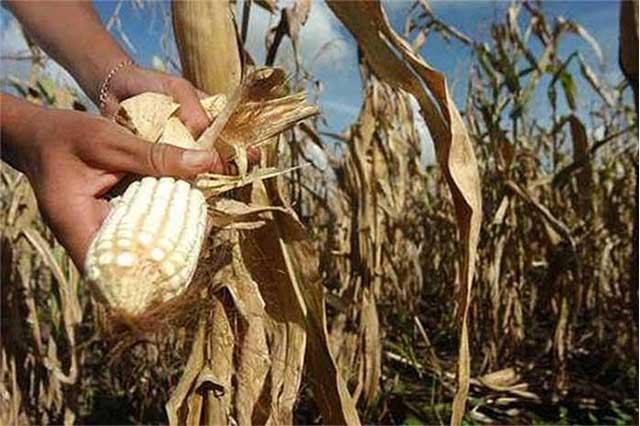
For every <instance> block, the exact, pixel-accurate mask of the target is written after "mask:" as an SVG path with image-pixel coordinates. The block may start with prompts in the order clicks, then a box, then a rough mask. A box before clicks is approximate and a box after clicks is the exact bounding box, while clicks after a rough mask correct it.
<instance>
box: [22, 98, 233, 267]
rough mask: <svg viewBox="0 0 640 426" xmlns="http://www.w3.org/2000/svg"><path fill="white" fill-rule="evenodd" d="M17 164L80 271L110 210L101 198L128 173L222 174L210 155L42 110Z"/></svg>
mask: <svg viewBox="0 0 640 426" xmlns="http://www.w3.org/2000/svg"><path fill="white" fill-rule="evenodd" d="M29 121H30V122H32V123H38V126H37V127H34V129H33V131H32V134H30V135H28V137H27V138H25V139H28V140H29V141H30V142H29V145H28V146H24V147H22V148H21V152H20V156H21V158H20V159H19V160H20V161H19V163H20V164H21V165H22V167H21V169H22V171H23V172H24V173H25V174H26V175H27V176H28V178H29V180H30V182H31V185H32V186H33V188H34V191H35V195H36V198H37V200H38V206H39V208H40V211H41V213H42V215H43V217H44V219H45V221H46V222H47V223H48V224H49V226H50V227H51V229H52V231H53V232H54V234H55V235H56V237H57V238H58V240H59V242H60V243H61V244H62V245H63V246H64V247H65V248H66V250H67V252H68V253H69V255H70V256H71V258H72V259H73V261H74V262H75V264H76V266H78V268H80V269H82V267H83V262H84V257H85V255H86V252H87V250H88V247H89V244H90V243H91V240H92V238H93V236H94V234H95V232H96V231H97V230H98V229H99V228H100V226H101V224H102V222H103V221H104V219H105V218H106V216H107V215H108V213H109V211H110V204H109V202H108V201H106V200H105V199H104V198H102V197H103V196H104V195H105V194H106V193H107V192H108V191H109V190H110V189H111V188H112V187H113V186H114V185H115V184H116V183H117V182H119V181H120V180H121V179H122V177H123V176H124V175H125V174H126V173H127V172H131V173H137V174H141V175H149V176H174V177H179V178H183V179H190V178H193V177H195V176H196V175H197V174H198V173H203V172H213V173H224V172H225V170H224V167H223V164H222V162H221V160H220V158H219V157H218V155H217V154H216V153H215V152H211V151H193V150H184V149H181V148H178V147H175V146H172V145H166V144H152V143H149V142H145V141H143V140H141V139H139V138H137V137H136V136H134V135H132V134H131V133H129V132H127V131H126V130H124V129H123V128H121V127H119V126H117V125H115V124H113V123H112V122H110V121H108V120H106V119H104V118H101V117H96V116H93V115H90V114H88V113H82V112H77V111H63V110H55V109H44V108H41V109H39V110H38V112H36V113H35V114H34V115H33V116H32V117H31V118H30V120H29Z"/></svg>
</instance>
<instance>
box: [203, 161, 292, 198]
mask: <svg viewBox="0 0 640 426" xmlns="http://www.w3.org/2000/svg"><path fill="white" fill-rule="evenodd" d="M300 167H304V166H296V167H290V168H288V169H283V170H279V169H276V168H275V167H265V168H257V169H254V170H253V171H251V172H250V173H249V174H247V175H245V176H231V175H218V174H215V173H202V174H200V175H198V177H197V178H196V186H197V187H198V188H200V189H202V190H203V191H204V193H205V195H206V197H207V198H209V197H213V196H216V195H220V194H223V193H225V192H228V191H230V190H232V189H235V188H241V187H243V186H246V185H249V184H251V183H256V182H259V181H261V180H265V179H269V178H273V177H276V176H280V175H283V174H285V173H289V172H291V171H293V170H296V169H299V168H300Z"/></svg>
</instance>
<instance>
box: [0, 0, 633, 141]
mask: <svg viewBox="0 0 640 426" xmlns="http://www.w3.org/2000/svg"><path fill="white" fill-rule="evenodd" d="M290 2H291V0H281V1H280V2H279V3H280V4H288V3H290ZM412 3H413V1H412V0H396V1H390V0H384V5H385V8H386V10H387V12H388V14H389V17H390V21H391V23H392V25H393V26H394V28H395V29H396V30H397V31H399V32H402V29H403V26H404V20H405V17H406V13H407V11H408V9H409V8H410V6H411V4H412ZM94 4H95V7H96V9H97V10H98V12H99V14H100V16H101V18H102V20H103V22H105V23H107V22H108V21H109V19H110V18H111V17H112V15H113V14H114V10H115V9H116V8H117V7H118V3H117V2H115V1H105V0H102V1H94ZM508 4H509V3H507V2H504V1H495V0H487V1H431V5H432V9H433V11H434V12H435V14H436V15H437V16H438V17H439V18H440V19H442V20H444V21H445V22H448V23H450V24H452V25H453V26H455V27H457V28H458V29H459V30H461V31H463V32H464V33H466V34H468V35H469V36H471V37H472V38H474V39H479V40H486V39H488V32H489V28H490V24H491V22H492V20H493V18H496V17H502V16H503V15H504V12H505V10H506V8H507V6H508ZM544 8H545V9H546V10H547V11H549V12H551V14H552V15H556V16H564V17H566V18H568V19H572V20H575V21H577V22H579V23H580V24H582V25H583V27H584V28H585V29H586V30H587V31H588V32H589V33H590V34H591V35H592V36H593V37H594V38H595V39H596V40H597V41H598V42H599V44H600V46H601V48H602V51H603V54H604V61H603V63H600V62H599V61H598V60H597V58H596V56H595V55H594V53H593V50H592V49H591V48H590V46H589V45H588V44H587V43H585V42H584V41H583V40H582V39H580V38H579V37H577V36H572V35H571V36H567V37H566V38H565V39H564V42H563V43H562V44H561V50H562V51H563V52H567V53H569V52H572V51H574V50H578V51H580V52H581V53H582V54H583V56H584V57H585V58H586V59H587V61H588V62H589V63H590V65H591V66H592V67H593V68H594V69H596V70H599V71H601V72H602V73H603V74H604V76H605V80H606V81H608V82H610V83H614V82H617V81H620V79H622V75H621V73H620V71H619V69H618V64H617V47H618V35H617V34H618V8H619V3H618V2H617V1H549V2H545V4H544ZM168 10H169V4H168V3H167V2H142V7H140V6H138V5H137V4H136V3H133V2H132V3H128V2H124V3H122V4H121V6H120V10H119V13H118V16H119V19H120V21H119V22H115V23H114V24H113V26H112V28H111V30H112V32H114V34H115V36H116V37H117V38H118V39H119V40H120V42H121V43H122V44H124V45H125V46H129V47H131V46H132V47H134V48H135V51H132V50H131V49H129V50H130V53H131V54H132V55H133V56H134V57H135V58H136V60H137V61H138V62H139V63H141V64H143V65H147V66H151V65H152V63H153V57H154V56H160V57H162V56H163V55H164V54H166V53H167V52H168V53H169V54H173V55H175V47H172V46H171V45H169V49H168V50H167V49H166V48H165V49H163V47H162V45H161V43H160V40H161V36H162V34H163V33H165V32H166V31H170V29H171V28H170V27H171V25H170V21H168V20H167V19H165V18H166V17H167V16H168V15H167V12H168ZM252 11H253V15H252V21H251V23H252V26H251V31H250V34H249V39H248V42H247V45H248V50H249V52H250V53H251V54H252V55H253V56H254V59H255V60H256V61H257V62H258V63H261V62H262V61H264V41H263V40H264V34H265V31H266V30H267V29H268V28H269V27H270V26H272V25H275V24H276V23H277V19H278V18H279V17H277V16H276V17H270V16H269V15H268V14H267V13H266V12H263V11H261V10H259V8H256V7H254V8H252ZM0 17H1V20H0V23H1V25H2V36H3V37H2V39H3V41H2V48H3V52H4V53H7V50H11V48H15V46H19V43H17V44H16V43H15V41H12V40H9V37H13V35H11V34H9V37H7V33H9V32H10V31H11V29H12V27H11V21H12V18H11V16H10V14H9V13H8V12H7V11H6V10H4V9H3V10H2V12H0ZM120 29H121V30H122V32H121V31H120ZM125 39H126V40H128V42H129V43H126V42H125ZM168 40H170V41H172V37H171V36H169V37H168ZM327 44H328V45H329V46H330V47H329V48H326V49H324V50H323V49H322V47H323V46H326V45H327ZM301 45H302V51H303V54H302V56H303V58H302V59H303V63H304V64H305V66H306V67H307V69H308V70H309V71H311V72H312V73H313V74H314V75H315V77H316V78H317V79H319V80H321V81H322V83H323V91H322V93H321V95H320V98H319V102H320V105H321V107H322V109H323V112H324V114H325V117H326V123H327V128H328V130H331V131H341V130H343V129H345V128H346V126H348V125H349V123H351V122H352V121H353V120H354V119H355V117H356V115H357V113H358V111H359V108H360V102H361V96H362V95H361V82H360V78H359V73H358V69H357V64H356V60H357V58H356V46H355V43H354V42H353V39H352V37H351V35H350V34H349V33H348V31H346V29H345V28H343V27H342V26H341V25H340V23H339V22H338V21H337V19H336V18H335V17H334V16H333V15H332V13H331V12H330V11H329V9H328V8H327V7H326V5H324V2H321V1H319V0H314V1H313V4H312V9H311V16H310V19H309V21H308V22H307V25H306V26H305V27H303V29H302V32H301ZM281 52H282V55H280V61H279V62H280V64H281V65H283V66H285V67H289V68H290V69H292V62H291V56H290V55H291V51H290V47H289V46H288V45H287V44H286V43H285V46H283V49H281ZM318 52H323V53H322V54H320V57H316V56H317V54H318ZM421 53H422V56H423V57H424V58H425V59H426V60H427V62H429V63H430V64H431V65H432V66H434V67H436V68H437V69H440V70H441V71H444V72H445V73H446V75H447V77H448V82H449V85H450V88H451V89H452V93H453V95H454V99H455V101H456V103H457V104H458V106H462V105H463V102H464V94H465V91H466V82H467V75H468V72H469V66H470V63H471V52H470V50H469V48H467V47H465V46H464V45H462V44H461V43H458V42H455V41H453V42H451V43H446V42H444V41H443V40H442V39H441V38H439V37H438V36H431V37H430V38H429V40H428V41H427V43H425V45H424V47H423V48H422V51H421ZM2 65H3V73H2V74H3V76H6V74H7V72H9V71H10V70H17V71H18V73H20V69H19V68H16V67H11V66H10V64H7V63H6V62H5V61H3V62H2ZM577 83H578V89H579V90H578V93H579V99H578V100H579V102H590V101H591V100H593V98H594V94H593V93H591V92H592V91H591V89H589V88H588V87H587V85H586V84H585V83H584V82H583V81H581V79H578V82H577ZM541 113H544V111H541Z"/></svg>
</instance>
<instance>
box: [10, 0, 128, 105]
mask: <svg viewBox="0 0 640 426" xmlns="http://www.w3.org/2000/svg"><path fill="white" fill-rule="evenodd" d="M7 5H8V7H9V9H10V10H11V11H12V12H13V14H14V15H15V16H16V18H17V19H18V20H19V21H20V22H21V23H22V25H23V26H24V28H25V29H26V31H27V33H28V34H29V35H30V36H31V37H33V38H34V40H35V41H36V42H37V43H38V45H39V46H40V47H42V48H43V49H44V50H45V51H46V52H47V54H49V56H51V57H52V58H53V59H54V60H55V61H57V62H58V63H60V64H61V65H62V66H63V67H64V68H65V69H66V70H67V71H69V72H70V73H71V74H72V75H73V76H74V78H75V79H76V81H77V82H78V84H80V86H81V87H82V89H83V90H84V91H85V93H86V94H87V96H89V97H90V98H91V99H92V100H93V101H94V102H96V103H97V102H98V97H99V93H98V92H99V90H100V87H99V86H100V83H101V82H102V80H103V79H104V78H105V76H106V75H107V73H108V72H109V70H110V69H112V68H113V67H114V66H115V65H116V64H118V63H120V62H122V61H124V60H126V59H128V55H127V54H126V53H125V51H124V50H123V49H122V48H121V47H120V46H118V44H117V43H116V41H115V40H114V39H113V37H112V36H111V34H109V32H108V31H107V30H106V29H105V28H104V27H103V26H102V23H101V22H100V18H99V17H98V15H97V14H96V12H95V10H94V9H93V6H92V4H91V1H88V0H87V1H83V0H80V1H64V2H58V1H36V0H10V1H8V2H7Z"/></svg>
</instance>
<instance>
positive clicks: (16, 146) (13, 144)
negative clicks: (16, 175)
mask: <svg viewBox="0 0 640 426" xmlns="http://www.w3.org/2000/svg"><path fill="white" fill-rule="evenodd" d="M41 110H42V107H39V106H37V105H34V104H32V103H30V102H27V101H25V100H23V99H19V98H16V97H14V96H10V95H7V94H4V93H0V128H1V130H2V134H1V137H0V139H1V141H2V146H1V147H0V154H1V155H2V160H3V161H6V162H7V163H8V164H9V165H11V167H13V168H15V169H17V170H20V171H21V172H23V173H26V170H27V166H28V163H29V161H30V159H29V157H30V153H33V152H35V150H34V147H33V146H32V145H33V144H34V143H35V140H34V139H35V138H34V134H33V132H34V129H35V128H36V126H37V123H35V116H36V114H37V113H38V112H40V111H41Z"/></svg>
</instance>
